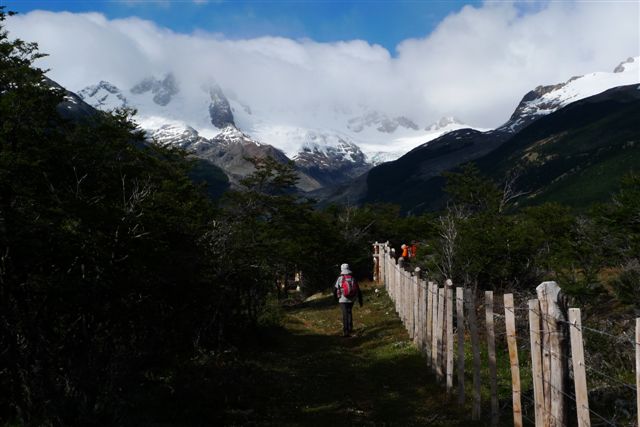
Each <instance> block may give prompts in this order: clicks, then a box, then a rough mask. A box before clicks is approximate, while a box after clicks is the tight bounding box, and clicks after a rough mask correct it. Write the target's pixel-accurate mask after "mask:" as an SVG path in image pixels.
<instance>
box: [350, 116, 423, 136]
mask: <svg viewBox="0 0 640 427" xmlns="http://www.w3.org/2000/svg"><path fill="white" fill-rule="evenodd" d="M399 127H401V128H406V129H413V130H418V125H416V124H415V123H414V122H412V121H411V120H410V119H408V118H406V117H404V116H399V117H396V118H393V119H392V118H390V117H388V116H387V115H386V114H383V113H380V112H378V111H370V112H368V113H366V114H365V115H363V116H359V117H353V118H351V119H349V121H348V122H347V128H348V129H349V130H351V131H353V132H362V131H363V130H364V129H365V128H375V129H376V130H377V131H379V132H384V133H393V132H395V130H396V129H398V128H399Z"/></svg>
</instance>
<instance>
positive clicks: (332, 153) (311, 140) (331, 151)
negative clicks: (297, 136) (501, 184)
mask: <svg viewBox="0 0 640 427" xmlns="http://www.w3.org/2000/svg"><path fill="white" fill-rule="evenodd" d="M294 160H295V162H296V163H297V164H302V165H310V164H311V163H316V164H317V165H318V166H320V167H331V165H335V164H336V163H354V164H365V163H366V156H365V155H364V154H363V153H362V151H361V150H360V148H359V147H358V146H357V145H356V144H354V143H353V142H350V141H347V140H346V139H345V138H344V137H341V136H339V135H336V134H328V133H320V132H314V131H309V132H307V139H306V141H305V142H304V144H303V146H302V149H301V151H300V152H299V153H298V154H297V155H296V156H295V157H294Z"/></svg>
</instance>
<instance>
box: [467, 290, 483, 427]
mask: <svg viewBox="0 0 640 427" xmlns="http://www.w3.org/2000/svg"><path fill="white" fill-rule="evenodd" d="M465 299H466V301H465V302H466V304H467V317H468V318H469V332H470V333H471V347H472V351H473V410H472V411H471V419H472V420H479V419H480V413H481V402H480V344H479V342H478V327H477V325H476V306H475V302H474V300H475V298H474V297H473V293H472V291H471V289H466V292H465Z"/></svg>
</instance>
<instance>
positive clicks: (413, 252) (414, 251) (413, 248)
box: [409, 240, 418, 258]
mask: <svg viewBox="0 0 640 427" xmlns="http://www.w3.org/2000/svg"><path fill="white" fill-rule="evenodd" d="M409 251H410V252H409V256H410V257H411V258H415V257H416V255H417V254H418V243H417V242H416V241H415V240H413V241H411V246H410V247H409Z"/></svg>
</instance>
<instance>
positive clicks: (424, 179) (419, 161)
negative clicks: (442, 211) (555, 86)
mask: <svg viewBox="0 0 640 427" xmlns="http://www.w3.org/2000/svg"><path fill="white" fill-rule="evenodd" d="M639 88H640V86H639V85H637V84H634V85H629V86H623V87H619V88H614V89H610V90H608V91H606V92H604V93H602V94H599V95H595V96H593V97H589V98H586V99H583V100H580V101H576V102H574V103H571V104H569V105H567V106H566V107H564V108H561V109H559V110H558V111H555V112H553V113H551V114H548V115H547V116H544V117H542V118H539V119H538V120H536V121H535V122H534V123H532V124H530V125H529V126H527V127H526V128H524V129H523V130H521V131H520V132H518V133H516V134H514V135H512V136H511V137H509V138H507V139H506V140H504V141H503V142H498V143H497V142H496V140H495V139H494V140H491V139H490V136H491V134H494V135H495V132H493V133H485V134H477V135H469V138H472V139H473V141H471V142H466V143H465V142H464V138H461V139H460V140H459V141H463V142H458V144H456V145H455V146H453V147H451V149H450V150H448V147H447V145H446V144H444V143H443V142H440V143H439V144H434V145H430V146H429V148H430V151H428V152H427V150H424V149H423V150H420V152H419V153H414V154H412V153H410V154H409V155H407V156H405V157H403V158H401V159H399V160H398V161H397V162H394V164H393V165H392V166H393V167H392V168H389V170H385V167H384V166H385V165H382V166H381V167H377V168H375V169H374V170H372V171H371V172H370V173H369V176H368V181H367V185H368V188H367V191H368V193H367V196H368V197H369V198H368V199H365V201H378V202H380V201H383V202H393V203H398V204H400V205H401V206H402V208H403V210H404V211H407V212H416V211H422V210H432V209H438V208H442V207H443V206H444V192H443V186H444V184H445V180H444V178H442V176H441V172H442V171H445V170H455V168H456V166H457V165H459V164H462V163H465V162H466V161H470V160H474V161H475V162H476V164H477V165H478V167H479V168H480V170H481V171H482V172H483V173H484V174H486V175H488V176H490V177H492V178H493V179H494V180H496V181H502V180H503V179H504V177H505V176H506V175H507V174H508V173H512V172H514V171H515V173H516V174H517V175H518V176H519V178H518V180H517V183H516V185H517V187H518V189H519V190H523V191H526V192H528V194H529V196H528V199H527V200H524V201H523V203H527V204H531V203H541V202H543V201H550V200H553V201H559V202H563V203H568V204H571V205H573V206H575V207H583V206H586V205H588V204H589V203H591V202H593V201H598V200H604V199H606V198H607V197H608V196H609V194H610V192H611V191H612V190H613V189H614V188H615V185H617V182H618V181H619V178H620V177H621V176H622V175H623V174H624V173H626V172H628V171H629V170H631V169H632V168H633V167H634V166H635V165H637V164H640V162H638V160H640V125H638V121H637V118H638V117H640V90H639ZM447 139H449V138H447ZM498 141H499V140H498ZM449 142H451V141H449ZM461 154H462V155H463V156H462V157H457V156H460V155H461ZM464 155H466V157H465V156H464ZM423 156H424V157H423ZM387 167H388V166H387ZM430 167H431V168H430ZM436 171H437V172H436ZM403 173H404V175H403ZM389 182H391V183H392V184H391V185H389V184H388V183H389ZM398 183H400V184H401V185H402V186H399V184H398ZM394 187H395V190H396V191H395V192H394V191H393V188H394ZM372 188H374V189H382V190H383V191H379V192H378V193H373V192H372Z"/></svg>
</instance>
